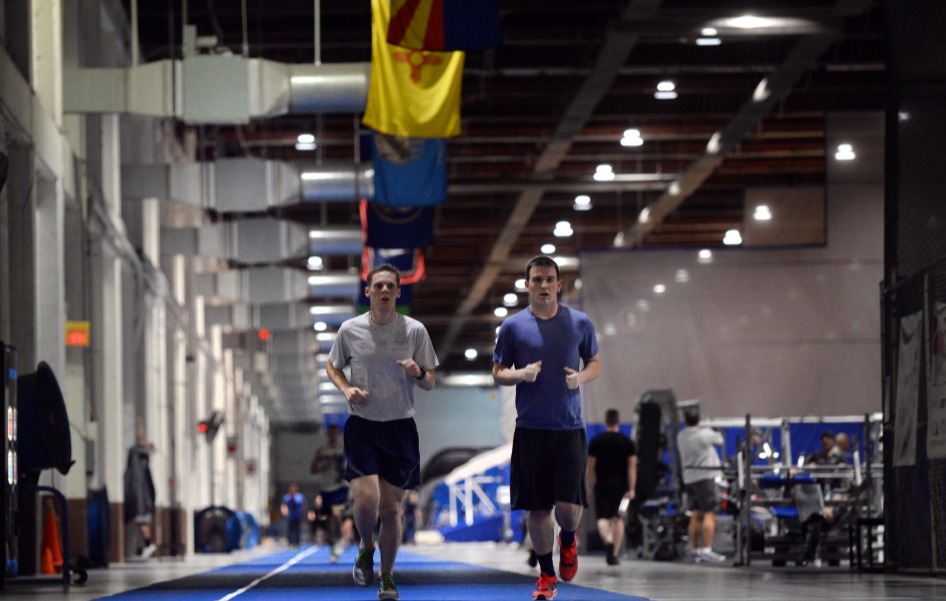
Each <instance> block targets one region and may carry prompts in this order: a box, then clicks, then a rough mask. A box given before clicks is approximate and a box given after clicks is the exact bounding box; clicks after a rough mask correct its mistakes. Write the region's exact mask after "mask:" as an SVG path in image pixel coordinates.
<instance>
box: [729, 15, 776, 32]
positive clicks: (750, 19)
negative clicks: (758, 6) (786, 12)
mask: <svg viewBox="0 0 946 601" xmlns="http://www.w3.org/2000/svg"><path fill="white" fill-rule="evenodd" d="M724 22H725V23H726V25H728V26H729V27H735V28H736V29H762V28H765V27H774V26H776V25H777V24H778V23H779V20H778V19H768V18H765V17H756V16H755V15H743V16H741V17H735V18H732V19H726V20H725V21H724Z"/></svg>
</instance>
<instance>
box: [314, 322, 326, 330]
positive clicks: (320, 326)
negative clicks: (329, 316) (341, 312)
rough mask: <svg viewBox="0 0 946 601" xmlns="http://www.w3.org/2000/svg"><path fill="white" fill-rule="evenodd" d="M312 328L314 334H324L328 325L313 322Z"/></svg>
mask: <svg viewBox="0 0 946 601" xmlns="http://www.w3.org/2000/svg"><path fill="white" fill-rule="evenodd" d="M312 328H313V329H314V330H315V331H316V332H324V331H325V330H327V329H328V324H327V323H325V322H324V321H317V322H315V324H313V325H312Z"/></svg>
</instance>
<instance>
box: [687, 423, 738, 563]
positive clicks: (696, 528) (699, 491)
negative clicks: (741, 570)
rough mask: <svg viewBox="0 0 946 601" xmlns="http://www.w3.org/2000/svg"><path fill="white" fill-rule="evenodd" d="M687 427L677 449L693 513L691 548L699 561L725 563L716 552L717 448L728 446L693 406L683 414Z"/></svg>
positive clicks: (689, 506)
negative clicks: (714, 544) (701, 420)
mask: <svg viewBox="0 0 946 601" xmlns="http://www.w3.org/2000/svg"><path fill="white" fill-rule="evenodd" d="M683 421H684V422H685V423H686V426H687V427H686V428H684V429H683V430H681V431H680V433H679V434H677V449H678V450H679V452H680V464H681V467H682V468H683V489H684V492H685V493H686V496H687V508H688V509H689V510H690V527H689V535H690V547H691V552H692V559H693V561H695V562H701V561H706V562H710V563H721V562H723V561H726V557H725V556H723V555H720V554H719V553H716V552H715V551H713V535H714V534H715V533H716V508H717V507H718V506H719V489H718V487H717V485H716V479H717V478H721V477H722V475H723V472H722V470H721V469H719V468H720V466H721V465H722V462H721V461H720V460H719V453H718V452H717V451H716V447H717V446H721V445H722V444H724V443H725V440H724V439H723V435H722V434H720V433H719V432H717V431H715V430H713V429H712V428H704V427H702V426H700V410H699V408H698V407H690V408H687V409H685V410H684V411H683Z"/></svg>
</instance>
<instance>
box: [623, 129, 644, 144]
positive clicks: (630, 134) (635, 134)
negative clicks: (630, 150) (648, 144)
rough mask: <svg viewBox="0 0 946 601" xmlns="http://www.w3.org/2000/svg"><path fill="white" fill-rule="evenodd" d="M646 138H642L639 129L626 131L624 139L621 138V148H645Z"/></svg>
mask: <svg viewBox="0 0 946 601" xmlns="http://www.w3.org/2000/svg"><path fill="white" fill-rule="evenodd" d="M643 145H644V138H642V137H641V130H639V129H625V130H624V137H623V138H621V146H643Z"/></svg>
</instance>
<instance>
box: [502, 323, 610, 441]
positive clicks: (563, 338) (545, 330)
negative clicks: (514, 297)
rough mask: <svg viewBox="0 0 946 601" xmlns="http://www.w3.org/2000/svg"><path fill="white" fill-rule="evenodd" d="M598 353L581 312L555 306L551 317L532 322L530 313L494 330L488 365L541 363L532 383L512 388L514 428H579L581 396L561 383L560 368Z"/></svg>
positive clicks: (581, 424)
mask: <svg viewBox="0 0 946 601" xmlns="http://www.w3.org/2000/svg"><path fill="white" fill-rule="evenodd" d="M597 354H598V341H597V339H596V338H595V327H594V324H592V323H591V320H590V319H589V318H588V316H587V315H585V314H584V313H582V312H581V311H576V310H575V309H570V308H568V307H565V306H560V307H559V311H558V314H557V315H555V317H552V318H551V319H537V318H536V317H535V316H534V315H533V314H532V310H531V309H524V310H522V311H520V312H519V313H516V314H515V315H513V316H511V317H509V318H507V319H506V321H504V322H503V325H502V326H500V328H499V336H498V337H497V339H496V350H495V351H494V352H493V362H495V363H498V364H499V365H504V366H506V367H512V368H520V367H525V366H526V365H528V364H529V363H535V362H536V361H539V360H541V361H542V371H541V372H539V376H538V377H537V378H536V380H535V382H520V383H519V384H516V413H517V414H518V416H517V417H516V426H518V427H522V428H537V429H541V430H573V429H576V428H583V427H584V422H583V421H582V419H581V393H580V392H579V390H578V389H577V388H576V389H575V390H569V389H568V386H567V385H566V384H565V368H566V367H570V368H572V369H574V370H575V371H580V370H581V362H582V361H587V360H589V359H591V358H592V357H594V356H595V355H597Z"/></svg>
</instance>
